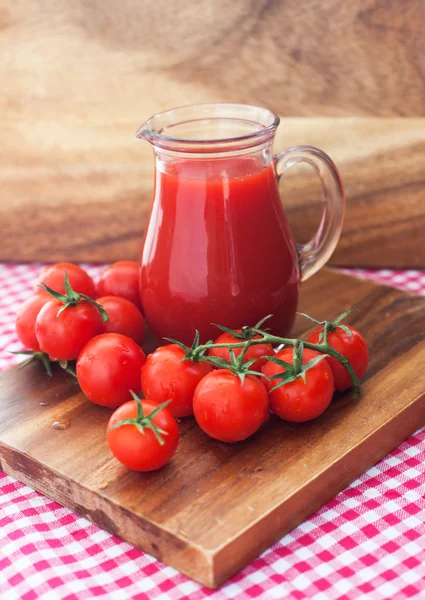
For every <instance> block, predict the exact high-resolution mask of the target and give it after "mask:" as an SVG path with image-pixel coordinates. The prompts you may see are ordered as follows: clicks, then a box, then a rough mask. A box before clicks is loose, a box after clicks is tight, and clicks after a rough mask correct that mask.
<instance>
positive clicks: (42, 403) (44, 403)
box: [40, 402, 49, 406]
mask: <svg viewBox="0 0 425 600" xmlns="http://www.w3.org/2000/svg"><path fill="white" fill-rule="evenodd" d="M40 406H49V403H48V402H40Z"/></svg>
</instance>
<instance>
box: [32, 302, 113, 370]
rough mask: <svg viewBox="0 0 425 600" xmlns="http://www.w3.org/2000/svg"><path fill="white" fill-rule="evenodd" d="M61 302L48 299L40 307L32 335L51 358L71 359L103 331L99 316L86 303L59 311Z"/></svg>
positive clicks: (91, 306) (96, 311)
mask: <svg viewBox="0 0 425 600" xmlns="http://www.w3.org/2000/svg"><path fill="white" fill-rule="evenodd" d="M62 307H63V302H60V301H59V300H50V301H49V302H47V303H46V304H45V305H44V306H43V308H42V309H41V310H40V312H39V313H38V316H37V320H36V322H35V335H36V336H37V341H38V343H39V345H40V350H41V351H42V352H45V353H46V354H48V355H49V357H50V359H51V360H74V359H76V358H77V357H78V355H79V353H80V352H81V350H82V349H83V347H84V346H85V345H86V343H87V342H88V341H89V340H90V339H91V338H93V337H94V336H96V335H98V334H99V333H101V332H102V331H103V323H102V317H101V316H100V314H99V311H98V310H97V308H96V307H94V306H93V305H92V304H90V303H89V302H84V301H83V302H79V303H78V304H77V305H76V306H68V307H67V308H65V310H63V311H62V312H61V313H60V314H58V313H59V311H60V309H61V308H62Z"/></svg>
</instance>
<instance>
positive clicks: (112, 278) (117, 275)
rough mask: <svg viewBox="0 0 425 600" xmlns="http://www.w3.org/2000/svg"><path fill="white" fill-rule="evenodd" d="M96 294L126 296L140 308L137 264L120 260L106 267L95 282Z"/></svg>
mask: <svg viewBox="0 0 425 600" xmlns="http://www.w3.org/2000/svg"><path fill="white" fill-rule="evenodd" d="M97 295H98V296H120V297H121V298H126V299H127V300H129V301H130V302H133V304H135V305H136V306H137V308H139V309H140V310H141V308H142V304H141V301H140V291H139V264H138V263H137V262H135V261H132V260H122V261H119V262H116V263H113V264H112V265H110V266H109V267H107V268H106V269H105V270H104V271H103V273H102V274H101V276H100V279H99V281H98V283H97Z"/></svg>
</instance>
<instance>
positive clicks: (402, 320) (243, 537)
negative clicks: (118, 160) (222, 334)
mask: <svg viewBox="0 0 425 600" xmlns="http://www.w3.org/2000/svg"><path fill="white" fill-rule="evenodd" d="M351 306H353V307H357V308H359V309H360V312H359V313H353V314H352V315H351V318H350V321H351V322H352V323H353V324H354V325H355V326H357V327H358V328H359V329H361V330H362V332H364V334H365V336H366V338H367V339H368V342H369V344H370V349H371V360H370V367H369V369H368V373H367V376H366V381H365V383H364V385H363V396H362V397H361V399H360V400H358V401H352V400H351V399H350V395H349V394H345V395H340V397H338V398H336V399H335V401H334V402H333V403H332V405H331V407H330V408H329V409H328V410H327V411H326V413H325V414H324V415H322V417H320V418H319V419H317V420H315V421H313V422H310V423H306V424H300V425H291V424H285V423H283V422H282V421H280V420H278V419H275V418H272V419H271V421H270V422H269V423H268V424H267V425H266V426H264V428H263V429H262V430H261V431H260V432H258V434H257V435H255V436H254V437H253V438H251V439H250V440H248V441H246V442H243V443H239V444H235V445H226V444H222V443H219V442H215V441H214V440H211V439H209V438H208V437H207V436H206V435H204V434H203V433H202V431H201V430H200V429H199V428H198V427H197V426H196V423H195V422H194V420H193V419H192V418H188V419H185V420H182V421H181V423H180V425H179V427H180V432H181V439H180V444H179V448H178V451H177V454H176V455H175V457H174V458H173V460H172V462H171V463H170V464H169V465H167V466H166V467H165V468H164V469H162V470H161V471H159V472H157V473H150V474H137V473H132V472H129V471H127V470H126V469H125V468H124V467H122V466H120V465H119V464H118V463H117V462H116V461H115V460H114V459H113V458H112V457H111V455H110V453H109V450H108V447H107V444H106V441H105V426H106V423H107V420H108V418H109V416H110V411H108V410H107V409H105V408H101V407H99V406H95V405H93V404H90V403H89V402H88V401H86V400H85V398H84V396H83V395H82V394H81V393H79V392H78V388H77V386H76V384H75V382H74V381H73V380H72V379H71V378H70V377H69V376H68V375H66V374H65V373H63V372H56V373H55V374H54V376H53V378H52V379H49V378H48V377H47V376H46V375H45V374H44V373H43V372H42V371H41V369H40V368H39V367H38V366H37V365H34V366H32V367H31V368H27V369H25V370H18V369H17V368H16V367H15V368H13V369H11V370H9V371H7V372H5V373H3V374H2V375H1V377H0V459H1V468H2V470H3V471H4V472H6V473H9V474H10V475H12V476H14V477H16V478H17V479H19V480H20V481H22V482H24V483H26V484H27V485H30V486H31V487H33V488H35V489H37V490H39V491H40V492H42V493H43V494H46V495H47V496H49V497H50V498H52V499H54V500H56V501H57V502H59V503H60V504H63V505H64V506H68V507H69V508H70V509H71V510H73V511H75V512H76V513H78V514H79V515H82V516H84V517H87V518H88V519H90V520H92V521H93V522H95V523H97V524H98V525H99V526H100V527H102V528H104V529H106V530H108V531H110V532H111V533H113V534H115V535H117V536H118V537H120V538H122V539H124V540H126V541H128V542H130V543H131V544H134V545H135V546H137V547H139V548H141V549H143V550H145V551H146V552H148V553H149V554H153V555H154V556H156V557H158V558H159V559H160V560H162V561H164V562H165V563H167V564H169V565H172V566H173V567H175V568H176V569H179V570H180V571H182V572H183V573H185V574H187V575H188V576H189V577H192V578H193V579H196V580H197V581H200V582H201V583H203V584H205V585H207V586H209V587H217V586H219V585H220V584H222V583H223V582H224V581H225V580H226V579H227V578H229V577H230V576H231V575H233V574H234V573H236V572H237V571H239V570H240V569H241V568H243V567H244V566H245V565H246V564H248V563H249V562H250V561H252V560H253V559H254V558H255V557H256V556H257V555H258V554H259V553H260V552H262V551H263V550H265V549H266V548H268V547H269V546H270V545H271V544H273V543H274V542H276V541H277V540H279V539H280V538H281V537H282V536H283V535H284V534H285V533H286V532H288V531H290V530H291V529H293V528H294V527H295V526H296V525H298V524H299V523H301V522H302V521H303V520H304V519H306V518H307V517H308V516H309V515H311V514H312V513H314V512H315V511H316V510H317V509H319V508H320V507H321V506H322V505H323V504H325V503H326V502H327V501H329V500H330V499H331V498H333V497H334V496H335V495H336V494H337V493H338V492H340V491H341V490H342V489H344V488H345V487H346V486H347V485H348V484H349V483H350V482H351V481H353V480H354V479H356V478H357V477H358V476H359V475H361V474H362V473H363V472H364V471H365V470H366V469H368V468H369V467H371V466H372V465H373V464H375V463H376V462H377V461H378V460H379V459H381V458H382V457H383V456H385V455H386V454H387V453H388V452H389V451H390V450H391V449H392V448H394V447H396V446H398V445H399V444H400V443H401V442H402V441H403V440H404V439H405V438H406V437H408V436H409V435H410V434H411V433H413V432H414V431H415V430H416V429H418V428H419V427H421V426H422V425H423V424H424V423H425V370H424V369H423V365H424V364H425V299H424V298H421V297H419V296H413V295H409V294H406V293H404V292H401V291H398V290H395V289H391V288H387V287H383V286H377V285H375V284H373V283H370V282H367V281H360V280H357V279H354V278H351V277H348V276H345V275H342V274H339V273H336V272H333V271H331V270H323V271H322V272H321V273H320V274H318V275H317V276H315V277H313V279H311V280H310V281H309V282H308V283H306V284H305V285H304V286H303V289H302V297H301V305H300V309H301V310H302V311H305V312H308V313H310V314H311V315H313V316H315V317H316V318H319V319H322V318H324V317H328V318H329V317H335V316H337V315H338V314H339V313H341V312H342V311H344V310H346V309H348V308H350V307H351ZM305 326H306V322H305V321H304V320H303V321H301V320H300V321H298V322H297V325H296V330H297V333H300V332H301V331H302V330H303V329H305ZM41 403H43V404H41ZM55 420H67V421H69V422H70V426H69V427H68V428H67V429H65V430H62V431H58V430H55V429H52V423H53V422H54V421H55Z"/></svg>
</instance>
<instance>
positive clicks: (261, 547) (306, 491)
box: [0, 391, 425, 589]
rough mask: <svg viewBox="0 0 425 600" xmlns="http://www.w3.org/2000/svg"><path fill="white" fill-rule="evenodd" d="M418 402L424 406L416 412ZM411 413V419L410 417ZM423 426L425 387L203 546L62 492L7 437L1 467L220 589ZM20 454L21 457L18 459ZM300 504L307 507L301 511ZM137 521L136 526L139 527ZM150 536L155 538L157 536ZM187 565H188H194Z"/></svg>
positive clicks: (0, 450) (97, 495)
mask: <svg viewBox="0 0 425 600" xmlns="http://www.w3.org/2000/svg"><path fill="white" fill-rule="evenodd" d="M418 406H419V408H420V409H421V410H417V409H418ZM406 413H407V416H408V417H410V418H406ZM411 413H412V414H411ZM400 420H401V424H403V423H404V424H405V427H400ZM423 425H425V391H424V392H423V393H421V394H419V395H418V396H417V397H416V398H415V399H413V400H412V401H411V402H409V404H408V405H407V406H405V407H404V408H403V409H401V410H400V411H399V412H398V413H397V414H396V415H395V416H394V417H393V418H391V419H388V420H387V421H385V422H384V423H383V424H382V426H381V427H379V428H378V429H376V430H374V431H373V432H371V433H370V434H369V435H368V436H366V437H365V438H363V439H362V440H361V441H360V442H359V443H358V444H357V445H356V446H355V447H354V448H353V449H352V450H350V451H349V452H348V451H347V452H346V453H345V454H344V455H342V456H341V457H340V458H338V460H336V461H334V462H333V463H331V465H329V467H328V468H326V469H323V470H322V471H321V472H320V473H319V474H318V475H316V476H315V477H314V478H312V479H310V480H309V481H308V482H306V484H305V485H304V486H303V487H302V488H300V489H298V490H297V491H296V492H294V493H293V494H291V495H290V496H288V497H286V498H285V499H284V500H282V501H281V502H280V503H277V504H276V505H275V506H274V507H272V508H271V509H270V510H269V511H267V512H266V513H262V514H261V515H259V517H258V518H257V519H256V520H255V521H253V522H252V523H250V524H249V525H248V526H247V527H245V528H244V529H243V530H241V531H240V532H238V534H236V535H235V536H233V537H232V538H231V539H230V540H228V541H227V542H225V543H224V544H222V545H221V546H219V547H217V548H214V549H206V548H203V547H201V546H199V545H197V544H196V543H193V542H191V540H190V539H188V538H185V537H184V536H183V535H182V536H181V537H180V536H178V535H177V534H176V533H175V532H173V531H169V530H167V528H166V527H164V526H162V525H161V526H158V525H157V524H155V523H153V522H152V521H150V520H149V519H147V518H146V517H142V516H140V515H135V514H134V513H131V512H130V511H129V510H128V509H123V507H122V506H120V505H119V504H118V503H116V502H114V500H113V499H111V498H108V497H107V496H106V495H105V494H102V493H101V492H100V490H95V489H91V488H89V487H86V486H84V485H83V484H81V483H78V482H72V486H71V485H70V486H69V487H70V489H71V488H73V492H75V490H76V489H77V490H78V491H79V493H80V494H81V496H82V497H81V500H80V501H79V502H77V501H76V500H75V498H74V497H73V495H69V494H67V493H63V492H59V493H58V486H57V485H56V481H55V480H57V481H60V480H61V479H63V478H64V477H63V475H61V474H59V473H56V472H55V470H54V469H52V468H51V467H48V466H47V465H45V464H43V463H40V462H39V461H38V460H37V459H35V458H33V457H32V456H30V455H29V454H26V453H25V452H21V451H19V450H16V449H14V448H13V447H11V446H10V445H9V444H7V443H6V442H4V441H2V440H0V469H1V470H2V471H3V472H4V473H6V474H8V475H10V476H12V477H14V478H15V479H17V480H18V481H20V482H21V483H23V484H24V485H28V486H29V487H31V488H32V489H35V490H37V491H38V492H40V493H42V494H44V495H45V496H47V497H49V498H51V499H52V500H53V501H55V502H57V503H58V504H60V505H62V506H65V507H67V508H68V509H70V510H72V511H74V512H75V513H76V514H78V515H79V516H82V517H84V518H86V519H88V520H89V521H91V522H93V523H94V524H96V525H97V526H99V527H100V528H102V529H105V530H107V531H109V533H111V534H112V535H115V536H116V537H118V538H120V539H122V540H125V541H126V542H127V543H130V544H133V545H134V546H135V547H137V548H139V549H140V550H142V551H144V552H147V553H148V554H151V555H152V556H155V557H156V558H158V559H159V560H161V561H162V562H164V563H165V564H169V565H170V566H172V567H173V568H177V569H178V570H179V571H181V572H182V573H184V574H185V575H187V576H188V577H191V578H192V579H194V580H196V581H198V582H199V583H201V584H202V585H205V586H207V587H209V588H211V589H216V588H218V587H220V585H222V584H223V583H224V582H225V581H227V580H228V579H229V578H230V577H231V576H232V575H234V574H236V573H237V572H239V571H240V570H241V569H242V568H244V567H245V566H246V565H248V564H249V563H250V562H251V561H252V560H254V559H255V558H256V557H257V556H259V555H260V554H261V553H262V552H263V551H265V550H266V549H268V548H270V546H271V545H272V544H273V543H275V542H277V541H278V540H279V539H281V538H282V537H283V536H284V535H286V534H287V533H288V532H289V531H291V530H293V529H294V528H295V527H297V526H298V525H299V524H300V523H302V522H303V521H304V520H305V519H306V518H308V517H309V516H311V515H312V514H314V513H315V512H316V511H317V510H319V509H320V508H321V507H322V506H324V505H325V504H326V503H327V502H329V501H330V500H332V499H333V498H335V496H336V494H338V493H340V492H341V491H342V490H344V489H345V488H347V486H349V485H350V484H351V483H352V482H353V481H355V480H356V479H357V478H358V477H359V476H360V475H362V474H363V473H364V472H365V471H367V470H368V469H370V468H371V467H372V466H374V465H375V464H377V463H378V462H379V461H380V460H381V459H382V458H383V457H384V456H386V455H387V454H388V453H390V452H391V451H392V450H393V449H394V448H396V447H397V446H399V445H400V444H401V443H402V442H403V441H404V440H406V439H407V438H408V437H409V436H410V435H411V434H412V433H414V432H415V431H417V429H419V428H420V427H421V426H423ZM383 430H385V433H387V431H386V430H389V431H390V432H394V433H395V435H393V436H391V439H390V436H389V435H388V433H387V439H388V440H390V441H389V443H386V444H383V445H380V446H379V451H378V452H375V453H374V452H371V451H370V446H371V445H372V446H373V445H374V443H375V441H376V438H377V437H379V436H381V435H382V432H383ZM368 454H369V455H370V457H371V459H370V460H369V461H368V463H367V464H366V466H365V463H364V462H362V461H361V460H360V459H361V457H362V456H365V455H368ZM8 455H9V458H8ZM348 455H349V456H350V457H351V463H352V464H353V465H355V466H356V465H361V466H360V467H357V468H354V469H352V470H347V469H346V468H345V467H344V469H342V472H343V473H345V476H344V477H342V478H341V479H340V480H339V482H338V484H337V485H335V484H333V485H324V483H323V480H325V483H328V484H329V481H328V482H326V480H327V479H328V478H329V476H331V477H332V476H334V475H335V472H336V473H340V472H341V467H342V466H344V463H345V462H346V459H347V456H348ZM357 455H360V459H359V458H358V457H357ZM353 457H354V458H353ZM17 458H18V460H16V459H17ZM22 459H23V460H22ZM354 459H356V460H354ZM30 464H32V465H33V466H35V467H37V468H39V467H40V466H41V467H42V468H43V469H44V470H45V471H46V472H47V473H48V474H49V478H47V479H46V482H48V483H50V484H51V486H52V491H51V489H50V488H49V485H45V484H43V477H38V479H37V478H35V479H32V478H31V477H30V476H29V474H28V471H31V469H30V468H26V467H29V465H30ZM51 475H53V477H54V479H53V478H52V477H51ZM69 481H70V480H69ZM75 486H76V487H75ZM53 488H54V489H53ZM316 488H318V489H316ZM321 490H325V493H324V494H323V492H322V493H320V492H321ZM335 490H336V493H335ZM68 492H69V490H68ZM307 496H309V497H313V498H314V499H315V502H314V503H313V504H311V503H310V502H308V500H307V498H306V497H307ZM99 500H100V501H101V502H100V504H101V505H102V504H103V503H106V504H109V506H110V507H112V509H113V510H115V509H116V510H117V512H119V513H121V515H122V516H123V519H124V522H123V525H122V526H123V527H124V526H125V524H126V523H127V522H129V523H130V524H131V527H128V529H127V532H126V533H125V534H124V535H121V534H120V527H118V528H117V527H116V526H115V525H112V526H111V524H112V523H113V521H112V520H111V519H110V517H108V516H107V515H106V513H105V511H104V510H102V509H101V507H99ZM288 503H293V504H296V505H297V507H298V508H297V511H294V512H295V513H296V517H295V518H294V517H293V518H292V519H289V520H288V519H285V518H284V516H282V515H280V514H279V513H282V512H284V513H285V514H287V513H288V512H291V511H288ZM84 505H86V506H91V508H90V509H85V508H83V507H84ZM300 506H302V507H303V509H302V511H301V512H300ZM276 518H277V519H280V520H281V524H279V525H277V526H276V524H273V525H272V526H270V527H267V523H265V521H266V520H271V521H273V520H275V519H276ZM134 525H136V528H134ZM134 529H136V532H139V533H140V532H141V533H142V535H143V536H144V537H145V540H146V541H142V542H140V538H139V539H138V538H137V537H136V536H135V533H136V532H135V531H134ZM257 530H259V531H257ZM264 531H270V532H272V534H271V535H266V536H264V535H260V534H261V532H264ZM164 535H165V540H163V542H162V544H160V545H158V544H157V541H158V540H157V539H156V538H157V536H158V537H161V536H162V537H164ZM250 537H253V538H254V539H256V540H260V543H257V544H255V546H253V545H252V544H250V543H249V540H247V538H250ZM151 538H153V540H152V539H151ZM170 542H171V543H172V546H171V547H172V549H174V548H175V554H174V553H173V558H172V560H170V559H168V557H167V555H165V556H164V554H163V551H164V550H165V552H166V553H167V552H169V551H170V546H169V544H170ZM248 549H249V550H248ZM247 550H248V551H247ZM183 553H184V554H185V556H187V553H189V554H190V555H191V560H190V561H187V558H185V559H183V560H182V564H179V563H180V561H179V559H178V557H179V555H182V554H183ZM229 554H230V555H231V556H232V559H233V562H232V561H231V560H229ZM235 556H239V560H238V563H237V564H236V565H235V563H234V557H235ZM176 559H177V560H176ZM230 564H231V565H232V566H231V568H229V565H230ZM187 565H189V568H188V566H187ZM192 567H193V570H192Z"/></svg>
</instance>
